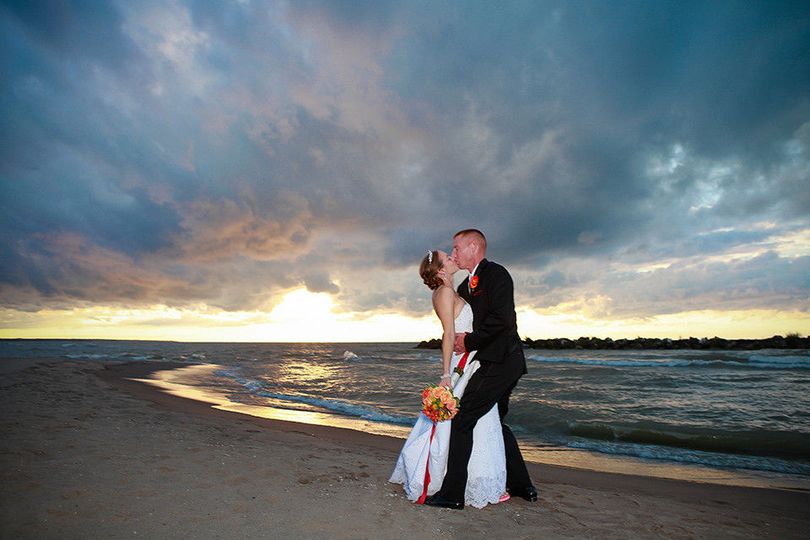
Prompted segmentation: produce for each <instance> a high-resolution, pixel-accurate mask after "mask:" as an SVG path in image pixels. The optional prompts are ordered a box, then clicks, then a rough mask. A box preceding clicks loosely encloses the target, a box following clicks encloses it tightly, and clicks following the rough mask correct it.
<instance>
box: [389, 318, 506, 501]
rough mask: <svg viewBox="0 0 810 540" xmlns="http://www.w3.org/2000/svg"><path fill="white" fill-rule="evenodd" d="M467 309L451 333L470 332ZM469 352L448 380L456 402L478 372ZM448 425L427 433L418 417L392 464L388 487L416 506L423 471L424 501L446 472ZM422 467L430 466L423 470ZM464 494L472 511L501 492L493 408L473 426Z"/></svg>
mask: <svg viewBox="0 0 810 540" xmlns="http://www.w3.org/2000/svg"><path fill="white" fill-rule="evenodd" d="M472 320H473V315H472V309H471V308H470V306H469V305H468V304H464V307H463V308H462V310H461V313H459V314H458V317H456V320H455V329H456V332H471V331H472ZM474 354H475V353H474V352H472V353H470V354H469V355H468V357H467V365H466V366H465V367H464V374H463V375H461V376H460V377H459V376H458V375H455V374H454V375H453V379H452V380H453V394H455V395H456V397H458V398H461V396H462V395H463V394H464V388H465V387H466V386H467V382H468V381H469V380H470V377H472V374H473V373H475V371H476V370H477V369H478V367H479V363H478V361H477V360H474ZM461 358H462V355H460V354H453V358H452V361H451V364H450V369H451V370H453V369H455V368H456V366H457V365H458V363H459V361H460V360H461ZM450 422H452V420H448V421H445V422H438V423H437V424H436V430H435V432H434V433H433V434H432V435H433V436H432V440H431V432H432V431H433V422H432V421H431V420H430V419H428V417H427V416H425V415H424V414H420V415H419V418H417V420H416V424H415V425H414V426H413V429H412V430H411V433H410V435H408V439H407V440H406V441H405V445H404V446H403V447H402V451H401V452H400V454H399V459H397V464H396V467H395V468H394V472H393V474H392V475H391V479H390V480H389V482H393V483H396V484H402V485H403V487H404V488H405V494H406V495H407V497H408V499H410V500H412V501H416V500H417V499H419V497H420V496H421V495H422V494H423V492H425V489H424V488H425V486H424V484H425V478H426V475H425V468H426V467H428V466H429V471H428V472H429V473H430V476H429V478H430V481H429V484H428V488H427V492H426V493H427V495H433V494H434V493H436V492H437V491H439V488H441V487H442V481H443V480H444V474H445V472H446V471H447V453H448V449H449V446H450ZM428 461H429V462H430V463H429V464H428ZM467 475H468V476H467V489H466V492H465V494H464V503H465V504H467V505H470V506H474V507H476V508H483V507H484V506H486V505H487V504H490V503H497V502H498V500H499V499H500V497H501V495H502V494H503V493H504V491H505V488H506V458H505V455H504V449H503V433H502V431H501V422H500V418H499V417H498V406H497V405H495V406H493V407H492V409H491V410H490V411H489V412H488V413H487V414H485V415H484V416H483V417H482V418H481V419H480V420H479V421H478V423H477V424H476V425H475V430H474V431H473V450H472V455H471V456H470V462H469V464H468V466H467Z"/></svg>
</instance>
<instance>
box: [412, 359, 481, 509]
mask: <svg viewBox="0 0 810 540" xmlns="http://www.w3.org/2000/svg"><path fill="white" fill-rule="evenodd" d="M468 356H470V353H469V352H465V353H464V356H462V357H461V360H459V361H458V365H457V366H456V369H458V370H460V371H462V372H463V371H464V366H466V365H467V357H468ZM435 434H436V422H433V427H432V428H431V429H430V441H429V442H428V455H427V461H425V479H424V482H423V487H422V494H421V495H420V496H419V498H418V499H416V504H425V499H427V490H428V486H430V447H431V446H432V445H433V436H434V435H435Z"/></svg>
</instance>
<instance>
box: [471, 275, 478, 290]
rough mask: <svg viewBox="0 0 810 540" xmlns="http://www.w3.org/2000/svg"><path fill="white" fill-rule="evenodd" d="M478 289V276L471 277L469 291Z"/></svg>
mask: <svg viewBox="0 0 810 540" xmlns="http://www.w3.org/2000/svg"><path fill="white" fill-rule="evenodd" d="M476 287H478V276H472V277H471V278H470V289H473V290H475V288H476Z"/></svg>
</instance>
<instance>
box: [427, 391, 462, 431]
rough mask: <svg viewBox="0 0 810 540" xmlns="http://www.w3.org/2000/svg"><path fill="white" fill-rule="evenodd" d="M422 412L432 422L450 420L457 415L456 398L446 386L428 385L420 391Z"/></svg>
mask: <svg viewBox="0 0 810 540" xmlns="http://www.w3.org/2000/svg"><path fill="white" fill-rule="evenodd" d="M422 412H423V413H425V416H427V417H428V418H430V419H431V420H433V421H434V422H442V421H444V420H450V419H451V418H453V417H454V416H455V415H456V413H458V398H457V397H456V396H454V395H453V391H452V390H450V388H449V387H447V386H436V385H435V384H429V385H427V386H426V387H425V389H424V390H422Z"/></svg>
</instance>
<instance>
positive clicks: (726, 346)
mask: <svg viewBox="0 0 810 540" xmlns="http://www.w3.org/2000/svg"><path fill="white" fill-rule="evenodd" d="M523 346H524V347H525V348H528V349H552V350H563V349H604V350H632V349H637V350H642V349H652V350H668V349H693V350H727V351H754V350H758V349H810V336H807V337H801V336H799V335H797V334H788V335H787V336H773V337H769V338H764V339H723V338H719V337H713V338H705V337H704V338H695V337H690V338H679V339H669V338H642V337H638V338H635V339H611V338H604V339H603V338H596V337H581V338H579V339H567V338H556V339H531V338H526V339H524V340H523ZM416 348H417V349H441V348H442V341H441V340H440V339H431V340H428V341H421V342H420V343H419V344H418V345H417V346H416Z"/></svg>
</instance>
